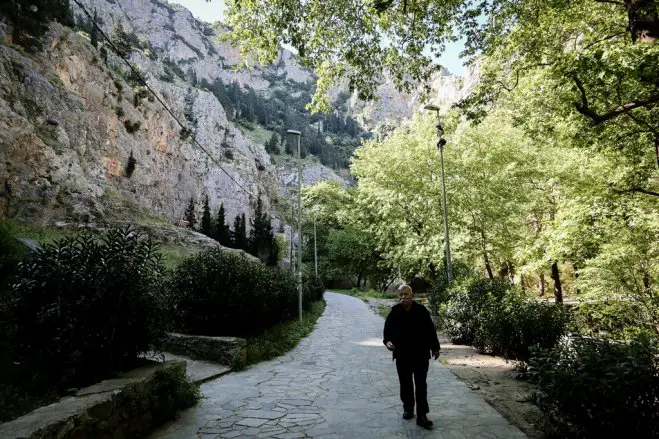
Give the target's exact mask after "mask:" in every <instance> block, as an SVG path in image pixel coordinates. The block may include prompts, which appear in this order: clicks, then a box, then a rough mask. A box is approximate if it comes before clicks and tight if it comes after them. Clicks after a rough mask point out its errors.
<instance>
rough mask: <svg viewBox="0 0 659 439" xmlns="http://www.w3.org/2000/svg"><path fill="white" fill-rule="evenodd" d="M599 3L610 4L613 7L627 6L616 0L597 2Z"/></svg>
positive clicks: (598, 0)
mask: <svg viewBox="0 0 659 439" xmlns="http://www.w3.org/2000/svg"><path fill="white" fill-rule="evenodd" d="M595 1H596V2H597V3H609V4H611V5H617V6H622V7H623V8H624V7H625V4H624V3H622V2H617V1H614V0H595Z"/></svg>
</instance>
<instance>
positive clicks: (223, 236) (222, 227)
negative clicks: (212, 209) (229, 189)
mask: <svg viewBox="0 0 659 439" xmlns="http://www.w3.org/2000/svg"><path fill="white" fill-rule="evenodd" d="M225 217H226V213H225V212H224V203H222V204H220V209H219V210H218V211H217V219H216V220H215V240H216V241H217V242H219V243H220V245H223V246H225V247H231V230H230V229H229V225H228V224H227V223H226V218H225Z"/></svg>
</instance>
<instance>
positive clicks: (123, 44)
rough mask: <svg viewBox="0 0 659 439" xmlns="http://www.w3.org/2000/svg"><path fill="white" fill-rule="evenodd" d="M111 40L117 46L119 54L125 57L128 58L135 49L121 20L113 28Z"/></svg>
mask: <svg viewBox="0 0 659 439" xmlns="http://www.w3.org/2000/svg"><path fill="white" fill-rule="evenodd" d="M111 41H112V43H113V44H114V47H116V50H117V54H118V55H119V56H121V57H123V58H127V57H128V56H129V55H130V53H131V51H132V50H133V49H132V47H131V45H130V39H129V37H128V34H127V33H126V31H125V30H124V25H123V23H122V22H121V20H118V21H117V22H116V23H115V24H114V27H113V28H112V36H111Z"/></svg>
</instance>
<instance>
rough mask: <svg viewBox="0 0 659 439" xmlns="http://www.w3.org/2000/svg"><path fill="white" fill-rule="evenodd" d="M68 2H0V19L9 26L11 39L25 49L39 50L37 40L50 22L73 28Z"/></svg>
mask: <svg viewBox="0 0 659 439" xmlns="http://www.w3.org/2000/svg"><path fill="white" fill-rule="evenodd" d="M72 15H73V14H72V12H71V7H70V5H69V0H39V1H35V0H10V1H6V0H5V1H2V2H0V17H3V18H4V19H6V20H7V21H8V22H9V23H10V24H11V29H12V34H11V39H12V41H13V42H14V44H20V45H21V46H23V47H25V48H27V49H30V50H32V49H39V48H40V47H41V42H40V41H39V38H40V37H41V36H42V35H43V34H44V32H46V30H47V29H48V23H49V22H50V21H52V20H56V21H59V22H60V23H62V24H64V25H67V26H73V25H74V24H75V23H74V21H75V20H74V19H72Z"/></svg>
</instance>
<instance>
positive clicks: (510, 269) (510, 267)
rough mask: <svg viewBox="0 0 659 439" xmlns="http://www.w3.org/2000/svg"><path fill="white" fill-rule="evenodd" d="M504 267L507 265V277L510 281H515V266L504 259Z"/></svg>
mask: <svg viewBox="0 0 659 439" xmlns="http://www.w3.org/2000/svg"><path fill="white" fill-rule="evenodd" d="M506 267H508V278H509V279H510V282H515V268H514V267H513V263H512V262H510V261H506Z"/></svg>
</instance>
